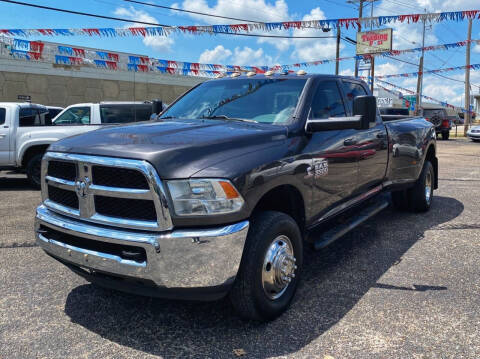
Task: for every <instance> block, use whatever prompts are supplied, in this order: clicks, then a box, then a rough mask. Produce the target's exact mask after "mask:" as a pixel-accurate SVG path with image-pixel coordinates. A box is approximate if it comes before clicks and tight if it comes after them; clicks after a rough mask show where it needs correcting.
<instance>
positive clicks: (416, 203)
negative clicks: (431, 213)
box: [407, 161, 435, 212]
mask: <svg viewBox="0 0 480 359" xmlns="http://www.w3.org/2000/svg"><path fill="white" fill-rule="evenodd" d="M428 178H430V180H429V181H430V185H429V192H430V196H429V197H428V198H427V189H426V187H427V186H426V184H427V179H428ZM434 186H435V171H434V170H433V165H432V164H431V163H430V161H425V164H424V165H423V170H422V173H421V174H420V178H419V179H418V180H417V182H415V186H413V187H412V188H410V189H409V190H408V191H407V197H408V203H409V207H410V210H411V211H413V212H427V211H428V210H429V209H430V206H431V204H432V200H433V188H434Z"/></svg>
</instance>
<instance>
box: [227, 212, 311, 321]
mask: <svg viewBox="0 0 480 359" xmlns="http://www.w3.org/2000/svg"><path fill="white" fill-rule="evenodd" d="M302 264H303V243H302V236H301V234H300V230H299V228H298V225H297V223H296V222H295V221H294V220H293V218H291V217H290V216H288V215H286V214H284V213H281V212H274V211H265V212H260V213H258V214H256V215H255V216H254V217H253V219H252V221H251V225H250V229H249V231H248V237H247V241H246V243H245V248H244V251H243V256H242V262H241V265H240V269H239V271H238V274H237V277H236V279H235V283H234V285H233V287H232V289H231V291H230V295H229V296H230V301H231V302H232V305H233V307H234V308H235V310H236V311H237V313H238V314H239V315H240V316H241V317H242V318H244V319H250V320H259V321H268V320H273V319H275V318H276V317H278V316H279V315H280V314H282V313H283V312H284V311H285V310H286V309H287V308H288V306H289V305H290V302H291V301H292V299H293V297H294V295H295V292H296V289H297V284H298V282H299V280H300V272H301V269H302Z"/></svg>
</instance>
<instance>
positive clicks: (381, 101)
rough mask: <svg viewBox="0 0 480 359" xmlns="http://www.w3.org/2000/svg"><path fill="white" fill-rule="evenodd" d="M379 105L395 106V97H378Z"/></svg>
mask: <svg viewBox="0 0 480 359" xmlns="http://www.w3.org/2000/svg"><path fill="white" fill-rule="evenodd" d="M377 105H378V107H392V106H393V98H391V97H377Z"/></svg>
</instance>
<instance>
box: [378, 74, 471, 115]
mask: <svg viewBox="0 0 480 359" xmlns="http://www.w3.org/2000/svg"><path fill="white" fill-rule="evenodd" d="M376 81H378V82H380V83H383V84H385V85H388V86H390V87H393V88H395V89H397V90H400V91H404V92H406V93H408V94H410V95H415V96H416V95H417V93H416V92H415V91H412V90H409V89H406V88H404V87H401V86H398V85H395V84H392V83H390V82H387V81H384V80H378V79H377V80H376ZM379 87H382V88H383V89H385V90H387V91H388V89H386V88H385V87H383V86H381V85H380V86H379ZM400 94H401V93H400ZM421 97H422V98H424V99H426V100H429V101H432V102H435V103H438V104H440V105H442V106H443V107H448V108H452V109H455V108H460V107H457V106H454V105H452V104H449V103H448V102H445V101H441V100H437V99H434V98H433V97H430V96H425V95H421ZM461 111H462V112H463V113H467V112H470V113H474V112H473V111H472V109H470V111H468V110H467V109H465V108H461Z"/></svg>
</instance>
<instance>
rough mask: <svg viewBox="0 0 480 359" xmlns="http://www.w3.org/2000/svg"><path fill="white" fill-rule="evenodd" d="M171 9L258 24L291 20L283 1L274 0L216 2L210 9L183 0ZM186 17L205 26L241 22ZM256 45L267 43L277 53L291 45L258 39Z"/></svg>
mask: <svg viewBox="0 0 480 359" xmlns="http://www.w3.org/2000/svg"><path fill="white" fill-rule="evenodd" d="M172 7H178V8H182V9H188V10H192V11H198V12H204V13H210V14H215V15H220V16H226V17H234V18H238V19H249V20H252V21H258V22H277V21H288V20H290V19H291V18H292V16H291V15H290V14H289V13H288V5H287V3H286V2H285V0H276V1H275V2H274V3H269V2H268V0H267V1H265V0H218V1H217V3H216V4H215V5H213V6H212V7H210V6H209V5H208V3H207V2H206V1H205V0H184V1H183V3H182V4H181V5H179V4H177V3H175V4H173V5H172ZM188 16H190V17H192V18H194V19H196V20H199V21H200V22H202V23H206V24H232V23H240V22H243V21H240V20H229V19H222V18H214V17H208V16H201V15H196V14H188ZM259 32H260V31H259ZM269 34H270V35H285V31H271V32H269ZM257 43H259V44H264V43H268V44H270V45H273V46H275V47H276V48H277V49H278V50H279V51H286V50H287V49H288V48H289V47H290V44H291V43H290V40H289V39H282V38H259V39H258V40H257Z"/></svg>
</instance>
